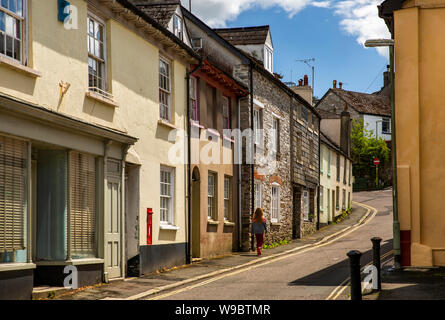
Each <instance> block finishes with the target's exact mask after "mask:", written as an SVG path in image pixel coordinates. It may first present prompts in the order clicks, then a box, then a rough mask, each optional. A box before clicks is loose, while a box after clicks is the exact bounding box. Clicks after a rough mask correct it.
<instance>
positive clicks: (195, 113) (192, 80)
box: [190, 76, 199, 123]
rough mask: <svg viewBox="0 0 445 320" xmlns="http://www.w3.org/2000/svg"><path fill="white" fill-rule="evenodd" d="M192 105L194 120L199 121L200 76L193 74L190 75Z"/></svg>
mask: <svg viewBox="0 0 445 320" xmlns="http://www.w3.org/2000/svg"><path fill="white" fill-rule="evenodd" d="M192 83H193V86H192ZM193 89H194V90H193ZM190 107H191V117H192V121H194V122H195V123H199V103H198V78H196V77H193V76H191V77H190Z"/></svg>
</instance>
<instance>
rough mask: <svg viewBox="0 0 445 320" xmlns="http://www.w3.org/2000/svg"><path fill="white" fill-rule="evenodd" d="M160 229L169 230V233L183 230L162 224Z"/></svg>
mask: <svg viewBox="0 0 445 320" xmlns="http://www.w3.org/2000/svg"><path fill="white" fill-rule="evenodd" d="M159 229H161V230H168V231H178V230H179V229H181V228H179V227H177V226H172V225H170V224H161V225H160V226H159Z"/></svg>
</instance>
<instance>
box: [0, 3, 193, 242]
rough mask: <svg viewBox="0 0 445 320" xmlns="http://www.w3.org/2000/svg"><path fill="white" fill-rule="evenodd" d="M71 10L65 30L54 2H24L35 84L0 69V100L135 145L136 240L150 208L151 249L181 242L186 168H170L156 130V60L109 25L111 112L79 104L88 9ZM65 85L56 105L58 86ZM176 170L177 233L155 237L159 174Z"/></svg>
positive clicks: (178, 104)
mask: <svg viewBox="0 0 445 320" xmlns="http://www.w3.org/2000/svg"><path fill="white" fill-rule="evenodd" d="M70 2H71V5H74V6H76V7H77V9H78V18H79V19H78V29H77V30H66V29H65V28H64V26H63V24H62V23H61V22H59V21H58V19H57V1H47V0H45V1H42V0H29V34H30V37H29V51H30V53H29V57H30V63H29V64H28V66H29V67H31V68H32V69H35V70H37V71H39V72H41V74H42V76H41V77H39V78H37V79H35V78H32V77H30V76H29V75H26V74H24V73H20V72H18V71H16V70H13V69H11V68H10V67H7V66H4V65H2V64H0V92H1V93H4V94H7V95H10V96H13V97H16V98H19V99H21V100H25V101H29V102H32V103H35V104H38V105H41V106H44V107H46V108H49V109H52V110H55V111H59V112H61V113H65V114H68V115H70V116H74V117H77V118H80V119H83V120H85V121H88V122H91V123H95V124H99V125H102V126H106V127H110V128H114V129H117V130H121V131H123V132H126V133H128V134H129V135H131V136H134V137H137V138H138V139H139V141H138V142H137V143H136V145H135V147H134V149H135V151H136V152H137V154H138V155H139V157H140V159H141V162H142V167H141V173H140V181H141V185H140V212H139V213H140V229H139V230H140V239H141V244H146V216H145V212H146V208H153V210H154V212H155V215H154V218H153V222H154V225H153V244H164V243H174V242H185V241H186V235H185V227H186V223H185V219H186V217H185V212H186V207H185V204H186V203H185V194H186V192H185V185H186V181H185V172H186V171H185V170H186V168H185V165H177V166H176V165H170V164H169V161H168V151H169V149H170V147H171V146H172V145H173V144H172V143H171V142H169V141H168V134H169V132H170V131H171V129H170V128H168V127H166V126H161V125H159V124H158V119H159V93H158V81H159V80H158V68H159V62H158V58H159V55H160V49H159V48H158V47H156V46H154V45H153V44H151V43H150V42H148V41H147V40H145V39H143V38H142V37H140V36H139V35H137V34H136V33H134V32H133V31H130V29H127V28H126V27H125V26H123V25H122V24H120V23H118V22H117V21H115V20H111V19H109V20H107V21H106V33H107V55H108V71H109V74H108V79H109V84H110V88H111V93H112V94H113V95H114V99H115V101H116V102H117V103H118V107H113V106H110V105H107V104H104V103H102V102H99V101H97V100H93V99H91V98H88V97H87V96H86V92H87V90H88V51H87V11H88V10H87V2H86V1H83V0H71V1H70ZM162 54H163V56H164V57H166V58H170V59H171V60H172V73H173V79H174V81H173V83H172V87H173V115H174V119H173V123H174V125H175V126H176V127H177V128H180V129H181V128H185V117H186V114H185V113H186V111H185V110H186V101H187V99H186V81H185V76H186V71H187V68H186V63H185V62H179V61H178V60H175V57H172V56H169V55H168V54H167V53H164V52H163V53H162ZM60 81H64V82H66V83H70V84H71V86H70V88H69V90H68V91H67V93H66V95H64V96H63V98H62V99H61V97H60V88H59V82H60ZM161 164H163V165H167V166H173V167H176V169H175V179H176V180H175V195H176V199H175V200H176V203H175V224H176V226H178V227H180V230H178V231H174V232H172V231H165V234H164V233H163V232H164V231H160V230H159V206H160V195H159V193H160V187H159V180H160V166H161Z"/></svg>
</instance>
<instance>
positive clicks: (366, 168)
mask: <svg viewBox="0 0 445 320" xmlns="http://www.w3.org/2000/svg"><path fill="white" fill-rule="evenodd" d="M390 154H391V153H390V150H389V148H388V146H387V145H386V142H385V140H383V138H376V137H374V132H373V131H372V130H368V129H367V127H365V126H364V124H363V120H362V119H361V120H359V121H356V120H354V121H353V123H352V134H351V157H352V162H353V173H354V176H355V177H363V178H368V179H371V178H372V177H375V166H374V163H373V160H374V159H375V158H378V159H380V167H384V165H385V164H386V163H388V162H389V161H390Z"/></svg>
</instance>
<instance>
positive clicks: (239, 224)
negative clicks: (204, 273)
mask: <svg viewBox="0 0 445 320" xmlns="http://www.w3.org/2000/svg"><path fill="white" fill-rule="evenodd" d="M237 125H238V129H239V130H241V99H238V123H237ZM241 142H242V139H241ZM235 145H236V144H235ZM238 155H239V158H238V251H240V252H241V251H242V245H241V237H242V232H243V228H242V223H243V219H242V216H241V163H242V161H243V146H242V144H241V143H238Z"/></svg>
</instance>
